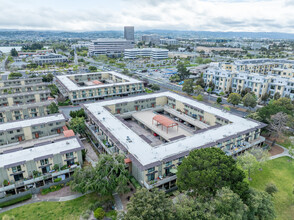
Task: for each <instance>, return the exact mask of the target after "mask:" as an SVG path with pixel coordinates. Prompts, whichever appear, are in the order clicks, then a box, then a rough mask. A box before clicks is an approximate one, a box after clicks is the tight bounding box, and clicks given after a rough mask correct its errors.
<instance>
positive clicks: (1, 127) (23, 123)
mask: <svg viewBox="0 0 294 220" xmlns="http://www.w3.org/2000/svg"><path fill="white" fill-rule="evenodd" d="M59 120H65V117H64V115H63V114H55V115H49V116H45V117H36V118H30V119H27V120H19V121H13V122H7V123H1V124H0V131H5V130H9V129H14V128H24V127H30V126H33V125H37V124H42V123H49V122H54V121H59Z"/></svg>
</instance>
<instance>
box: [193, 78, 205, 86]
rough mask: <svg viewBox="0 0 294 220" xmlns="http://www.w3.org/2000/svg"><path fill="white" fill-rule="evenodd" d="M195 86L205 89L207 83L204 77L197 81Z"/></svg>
mask: <svg viewBox="0 0 294 220" xmlns="http://www.w3.org/2000/svg"><path fill="white" fill-rule="evenodd" d="M195 84H196V85H199V86H201V87H202V88H204V87H205V82H204V79H203V78H202V77H201V78H199V79H197V81H196V83H195Z"/></svg>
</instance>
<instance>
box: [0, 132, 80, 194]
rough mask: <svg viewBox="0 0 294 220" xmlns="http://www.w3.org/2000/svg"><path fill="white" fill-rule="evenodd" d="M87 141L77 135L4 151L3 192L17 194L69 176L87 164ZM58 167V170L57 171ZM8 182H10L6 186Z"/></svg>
mask: <svg viewBox="0 0 294 220" xmlns="http://www.w3.org/2000/svg"><path fill="white" fill-rule="evenodd" d="M83 149H84V147H83V144H82V143H81V141H80V140H79V139H78V138H77V137H76V136H71V137H65V138H63V139H59V140H57V141H54V142H51V141H49V142H43V143H40V144H35V145H34V146H33V147H30V148H26V149H22V148H17V149H13V150H7V151H4V152H3V153H2V154H0V183H1V184H0V195H2V196H5V195H7V194H9V195H14V194H18V193H21V192H24V191H26V190H28V189H29V188H32V187H33V188H37V187H42V186H46V185H47V184H51V183H54V180H55V179H56V178H61V179H66V178H69V177H70V176H71V175H72V174H73V173H74V169H75V168H76V167H78V166H79V165H80V164H82V163H83V160H82V153H81V151H82V150H83ZM56 167H58V170H56ZM4 181H7V182H8V185H6V186H4V185H2V184H3V182H4Z"/></svg>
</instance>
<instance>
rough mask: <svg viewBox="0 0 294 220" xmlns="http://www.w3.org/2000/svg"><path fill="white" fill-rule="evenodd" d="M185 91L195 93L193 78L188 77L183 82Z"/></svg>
mask: <svg viewBox="0 0 294 220" xmlns="http://www.w3.org/2000/svg"><path fill="white" fill-rule="evenodd" d="M182 90H183V92H185V93H187V94H188V95H190V94H191V93H193V91H194V88H193V79H186V80H185V81H184V83H183V88H182Z"/></svg>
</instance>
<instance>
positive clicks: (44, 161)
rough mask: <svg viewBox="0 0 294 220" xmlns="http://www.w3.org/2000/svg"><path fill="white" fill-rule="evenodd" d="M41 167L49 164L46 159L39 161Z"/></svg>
mask: <svg viewBox="0 0 294 220" xmlns="http://www.w3.org/2000/svg"><path fill="white" fill-rule="evenodd" d="M40 163H41V166H44V165H46V164H48V163H49V160H48V159H44V160H40Z"/></svg>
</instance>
